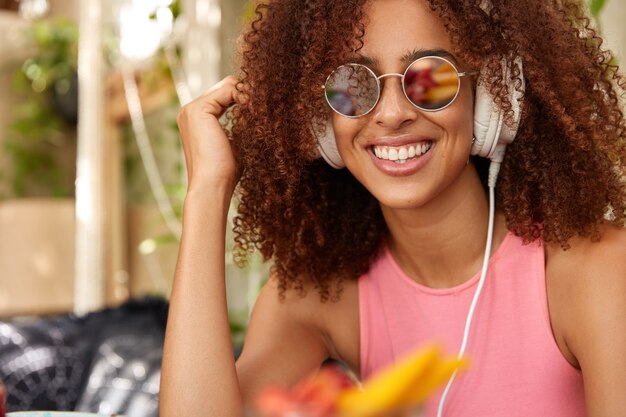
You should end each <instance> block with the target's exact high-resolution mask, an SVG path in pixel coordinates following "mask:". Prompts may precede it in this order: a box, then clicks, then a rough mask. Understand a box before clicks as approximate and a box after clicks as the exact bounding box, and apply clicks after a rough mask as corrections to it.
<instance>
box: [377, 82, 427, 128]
mask: <svg viewBox="0 0 626 417" xmlns="http://www.w3.org/2000/svg"><path fill="white" fill-rule="evenodd" d="M399 75H400V74H398V76H396V75H395V74H394V75H393V76H389V77H385V78H383V79H382V80H381V88H382V91H381V93H380V99H379V101H378V104H377V105H376V108H375V109H374V111H373V113H374V114H373V118H374V121H375V122H376V124H378V125H379V126H381V127H385V128H389V129H398V128H400V127H402V126H404V125H405V124H408V123H411V122H413V121H415V120H416V119H417V117H418V110H417V109H416V108H415V107H413V105H411V103H409V100H407V98H406V97H405V95H404V92H403V90H402V78H401V76H399Z"/></svg>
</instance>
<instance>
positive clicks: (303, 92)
mask: <svg viewBox="0 0 626 417" xmlns="http://www.w3.org/2000/svg"><path fill="white" fill-rule="evenodd" d="M370 1H372V0H370ZM373 1H376V0H373ZM424 1H428V4H429V6H430V8H431V9H432V10H433V11H434V12H435V13H436V14H437V15H438V16H439V17H440V19H441V21H442V23H443V25H444V26H445V28H446V30H447V31H448V32H449V34H450V36H451V39H452V42H453V45H455V50H454V51H452V52H453V53H454V54H455V55H456V56H457V57H459V58H460V59H462V60H463V61H464V62H466V63H467V64H468V66H469V67H473V68H481V67H482V69H483V76H484V78H485V79H486V80H487V86H488V89H489V91H490V92H491V94H492V95H493V96H494V99H495V101H496V103H497V104H498V105H499V106H501V107H502V109H503V110H504V111H505V114H506V115H507V117H508V118H511V117H512V110H511V103H510V102H509V100H508V97H509V94H508V91H507V86H506V85H505V83H503V82H502V70H501V66H500V65H501V64H500V60H499V59H493V58H494V57H501V56H510V55H513V56H519V57H520V58H521V59H522V61H523V63H524V77H525V82H526V93H525V99H524V103H523V115H522V123H521V126H520V129H519V132H518V135H517V138H516V140H515V142H514V143H513V144H512V145H510V146H509V149H508V151H507V156H506V158H505V160H504V162H503V165H502V169H501V172H500V177H499V183H498V187H497V204H498V207H499V209H500V210H501V211H502V213H503V214H504V216H505V218H506V222H507V227H508V228H509V229H510V230H511V231H512V232H514V233H515V234H516V235H518V236H521V237H522V238H523V239H524V241H525V242H531V241H534V240H536V239H538V238H542V239H543V240H544V241H546V242H555V243H558V244H560V245H561V246H562V247H563V248H567V246H568V241H569V239H570V238H572V237H573V236H576V235H578V236H584V237H588V238H591V239H599V238H600V228H599V225H600V224H601V223H603V222H605V221H607V220H606V218H607V217H610V220H608V221H609V222H610V223H613V224H615V225H621V226H623V225H624V216H625V214H624V213H625V210H626V185H625V181H624V176H625V164H626V163H625V162H624V161H626V142H625V134H624V132H625V130H624V126H625V122H624V115H623V113H622V111H621V107H620V102H619V96H618V91H620V90H622V91H623V87H624V80H623V78H622V77H621V76H620V75H619V74H618V72H617V67H616V65H615V64H614V61H613V56H612V55H611V53H610V52H608V51H606V50H604V49H603V48H602V39H601V38H600V37H599V36H598V35H597V32H596V31H595V29H594V28H593V26H592V24H591V22H590V20H589V18H588V17H586V15H585V11H584V6H583V5H582V4H581V3H580V2H578V1H574V0H516V1H510V0H491V1H490V2H488V4H489V6H488V8H487V10H485V9H486V7H485V4H486V3H487V2H485V0H424ZM366 6H367V2H366V1H365V0H343V1H332V0H306V1H299V0H271V1H269V2H263V3H261V4H259V5H258V6H257V8H256V17H255V18H254V19H253V21H252V22H251V23H250V25H249V27H248V28H247V29H246V31H245V32H244V34H243V35H242V38H241V43H240V48H241V51H240V60H241V62H240V67H241V74H240V77H241V78H240V83H239V85H238V91H239V98H238V102H239V105H237V106H235V107H234V108H233V109H232V111H231V113H230V118H231V121H232V127H231V131H230V134H231V136H232V138H233V140H234V141H233V143H234V146H235V148H236V153H237V155H238V158H239V162H240V164H241V166H242V168H243V173H242V177H241V180H240V183H239V187H238V197H239V205H238V215H237V216H236V218H235V221H234V232H235V260H236V261H237V262H239V263H242V262H245V259H246V257H247V256H248V254H250V253H251V252H253V251H254V250H256V249H258V250H259V251H260V252H261V253H262V255H263V257H264V259H265V260H273V262H274V264H273V269H274V273H275V275H276V276H277V277H278V280H279V286H280V289H281V291H282V292H284V291H285V290H287V289H290V288H293V289H295V290H298V291H300V292H302V290H303V288H304V284H305V282H306V281H310V282H311V283H312V284H313V285H314V286H315V288H317V290H318V291H319V293H320V296H321V298H322V300H326V299H329V298H331V299H332V298H335V297H336V296H338V295H339V294H340V292H341V283H342V282H343V281H344V280H345V279H354V278H357V277H359V276H360V275H361V274H363V273H365V272H366V271H367V269H368V268H369V265H370V264H371V262H372V261H373V260H374V259H375V258H376V256H377V255H378V252H379V249H380V247H381V243H382V241H383V239H384V238H385V235H386V233H387V228H386V225H385V222H384V219H383V217H382V214H381V211H380V208H379V204H378V202H377V201H376V200H375V199H374V197H373V196H372V195H371V194H370V193H369V192H368V191H367V190H366V189H365V188H364V187H363V186H362V185H361V184H360V183H359V182H358V181H356V180H355V178H354V177H353V176H352V175H351V174H350V172H349V171H348V170H345V169H344V170H334V169H332V168H330V167H329V166H328V165H327V164H326V163H324V162H323V161H321V160H319V159H317V152H316V143H317V142H316V135H319V134H321V133H323V129H324V125H325V120H326V118H327V117H328V116H327V115H328V109H327V106H326V104H325V101H324V98H323V94H322V90H321V87H320V86H321V85H323V83H324V81H325V78H326V76H327V75H328V74H329V73H330V72H331V71H332V70H333V69H334V68H336V67H337V66H338V65H341V64H342V63H345V62H346V60H347V59H348V58H347V57H348V56H350V55H351V54H353V53H354V52H355V51H358V50H359V49H360V47H361V46H362V38H363V35H364V33H365V30H366V19H367V16H366V10H367V9H366ZM485 62H490V63H489V64H487V65H484V64H483V63H485ZM512 70H513V71H515V69H514V68H513V69H512ZM514 75H516V76H519V74H514ZM518 78H519V77H518ZM520 84H521V82H520V81H519V80H518V85H520ZM484 163H485V160H482V161H481V158H475V164H476V166H477V168H479V173H480V171H481V169H480V167H481V166H484ZM481 175H482V174H481ZM607 210H609V211H610V213H608V214H610V215H609V216H607Z"/></svg>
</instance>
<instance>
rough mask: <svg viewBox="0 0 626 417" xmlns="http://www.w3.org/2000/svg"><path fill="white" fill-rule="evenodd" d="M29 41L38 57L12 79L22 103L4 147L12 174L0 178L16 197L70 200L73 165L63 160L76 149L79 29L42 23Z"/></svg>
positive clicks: (61, 22)
mask: <svg viewBox="0 0 626 417" xmlns="http://www.w3.org/2000/svg"><path fill="white" fill-rule="evenodd" d="M26 36H28V38H29V39H30V40H31V41H32V43H33V45H34V49H35V52H34V54H33V55H32V56H31V57H30V58H28V59H27V60H26V61H25V62H23V63H22V65H20V67H19V69H18V70H17V72H16V73H15V75H14V79H13V85H12V88H13V90H14V91H15V92H16V93H18V94H19V95H20V96H22V100H21V104H20V105H19V106H18V107H17V108H16V109H15V118H14V119H13V121H12V122H11V123H10V124H9V126H8V131H7V140H6V141H5V142H4V150H5V152H6V154H7V155H8V157H9V159H10V160H11V164H10V166H11V171H10V172H9V171H8V170H7V169H6V168H5V169H3V170H2V171H1V175H2V178H3V179H4V180H7V181H9V183H10V187H11V191H12V194H13V195H12V196H13V197H29V196H47V197H68V196H72V195H73V194H74V187H73V178H74V176H75V164H73V163H70V164H67V163H66V164H62V163H60V161H61V160H62V159H63V157H64V154H66V153H67V152H71V153H73V150H74V149H75V140H74V137H75V129H76V120H77V107H78V98H77V97H78V85H77V84H78V81H77V76H76V68H77V44H78V28H77V27H76V25H75V24H73V23H71V22H69V21H67V20H45V21H38V22H34V23H33V24H32V26H30V28H29V29H28V32H27V33H26ZM68 165H69V166H68Z"/></svg>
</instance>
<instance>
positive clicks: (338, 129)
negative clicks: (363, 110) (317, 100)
mask: <svg viewBox="0 0 626 417" xmlns="http://www.w3.org/2000/svg"><path fill="white" fill-rule="evenodd" d="M330 120H331V122H332V126H333V130H334V132H335V139H336V141H337V149H339V150H340V151H341V150H342V149H344V150H345V149H346V148H347V147H348V146H349V145H350V144H351V143H352V142H353V141H354V139H355V138H356V137H357V136H358V134H359V132H361V130H362V129H363V126H364V122H365V118H364V117H362V118H359V119H349V118H347V117H343V116H340V115H338V114H336V113H335V114H333V115H331V116H330Z"/></svg>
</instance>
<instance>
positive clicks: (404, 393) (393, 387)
mask: <svg viewBox="0 0 626 417" xmlns="http://www.w3.org/2000/svg"><path fill="white" fill-rule="evenodd" d="M459 364H460V362H459V361H457V360H456V359H447V360H442V358H441V356H440V348H439V346H437V345H431V346H428V347H426V348H422V349H419V350H417V351H416V352H414V353H413V354H411V355H409V356H407V357H405V358H404V359H401V360H400V361H398V362H397V363H395V364H394V365H392V366H390V367H388V368H386V369H384V370H383V371H381V372H380V373H379V374H377V375H375V376H374V377H372V379H370V380H369V381H367V382H366V383H365V384H364V385H363V388H362V390H359V389H356V388H355V389H350V390H348V391H346V392H344V393H343V394H342V395H341V396H340V397H339V400H338V407H337V409H338V411H339V414H340V415H341V416H343V417H367V416H375V415H379V414H382V413H383V412H385V411H389V410H393V409H396V408H398V407H400V406H402V407H404V406H407V405H414V404H417V403H418V401H423V400H424V398H425V397H426V396H427V395H428V394H429V393H431V392H432V391H433V390H434V388H436V387H437V386H438V385H439V384H440V383H441V381H443V380H445V377H444V375H448V376H449V375H451V374H452V372H454V369H456V367H457V366H458V365H459Z"/></svg>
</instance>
